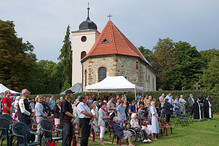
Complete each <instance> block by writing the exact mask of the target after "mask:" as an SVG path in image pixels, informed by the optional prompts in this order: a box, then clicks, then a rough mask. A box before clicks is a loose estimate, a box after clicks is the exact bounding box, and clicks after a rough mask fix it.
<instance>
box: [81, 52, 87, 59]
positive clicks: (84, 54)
mask: <svg viewBox="0 0 219 146" xmlns="http://www.w3.org/2000/svg"><path fill="white" fill-rule="evenodd" d="M86 55H87V53H86V52H85V51H82V52H81V59H82V58H84V56H86Z"/></svg>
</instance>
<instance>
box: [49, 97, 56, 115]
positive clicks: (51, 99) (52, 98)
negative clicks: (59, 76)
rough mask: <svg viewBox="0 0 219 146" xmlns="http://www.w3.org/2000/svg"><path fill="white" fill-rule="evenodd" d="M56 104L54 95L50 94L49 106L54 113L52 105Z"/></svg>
mask: <svg viewBox="0 0 219 146" xmlns="http://www.w3.org/2000/svg"><path fill="white" fill-rule="evenodd" d="M55 105H56V100H55V96H54V95H52V96H51V98H50V100H49V106H50V108H51V111H52V113H53V114H54V107H55Z"/></svg>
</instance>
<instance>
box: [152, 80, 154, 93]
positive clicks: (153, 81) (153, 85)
mask: <svg viewBox="0 0 219 146" xmlns="http://www.w3.org/2000/svg"><path fill="white" fill-rule="evenodd" d="M152 89H153V91H154V78H153V79H152Z"/></svg>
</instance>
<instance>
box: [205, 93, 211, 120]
mask: <svg viewBox="0 0 219 146" xmlns="http://www.w3.org/2000/svg"><path fill="white" fill-rule="evenodd" d="M211 108H212V106H211V103H210V101H209V96H207V97H206V99H205V102H204V116H205V118H207V120H210V119H211V118H212V112H211Z"/></svg>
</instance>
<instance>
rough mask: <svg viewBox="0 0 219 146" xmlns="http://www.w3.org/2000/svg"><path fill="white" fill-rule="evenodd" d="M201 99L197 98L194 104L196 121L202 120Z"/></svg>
mask: <svg viewBox="0 0 219 146" xmlns="http://www.w3.org/2000/svg"><path fill="white" fill-rule="evenodd" d="M199 102H200V100H199V98H197V99H196V101H195V102H194V104H193V113H194V119H195V120H196V121H198V122H199V121H201V118H202V117H201V106H200V103H199Z"/></svg>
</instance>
